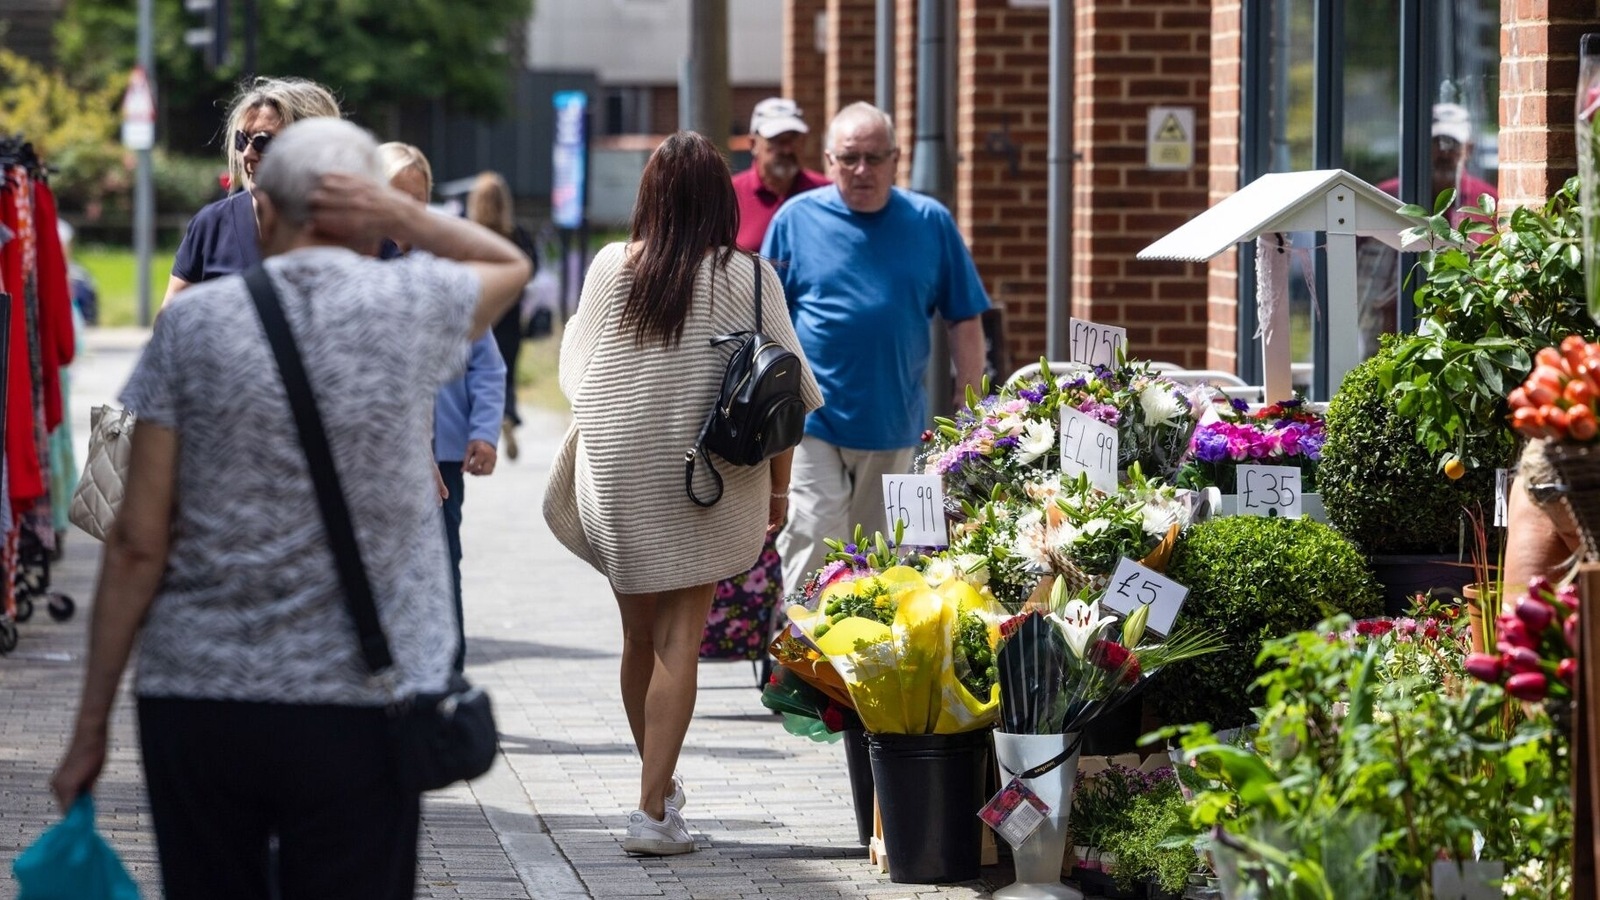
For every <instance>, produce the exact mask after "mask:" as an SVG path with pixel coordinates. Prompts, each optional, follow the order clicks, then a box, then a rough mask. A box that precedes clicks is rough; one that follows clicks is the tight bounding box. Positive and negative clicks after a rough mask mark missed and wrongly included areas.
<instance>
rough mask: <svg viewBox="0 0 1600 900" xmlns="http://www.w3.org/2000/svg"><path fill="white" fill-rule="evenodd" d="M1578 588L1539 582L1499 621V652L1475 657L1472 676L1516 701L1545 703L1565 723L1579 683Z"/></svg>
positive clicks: (1469, 670) (1468, 665)
mask: <svg viewBox="0 0 1600 900" xmlns="http://www.w3.org/2000/svg"><path fill="white" fill-rule="evenodd" d="M1578 617H1579V611H1578V588H1577V586H1576V585H1570V584H1569V585H1566V586H1564V587H1562V588H1560V589H1559V590H1557V589H1556V588H1555V587H1553V586H1552V585H1551V584H1550V582H1549V580H1548V579H1545V578H1535V579H1534V580H1533V583H1532V584H1530V585H1529V586H1528V592H1527V593H1526V594H1524V595H1523V596H1522V597H1520V598H1518V599H1517V602H1516V605H1515V606H1513V607H1512V611H1511V612H1510V613H1508V614H1506V615H1503V616H1500V618H1499V619H1498V621H1497V622H1496V626H1497V627H1496V632H1495V633H1496V635H1497V636H1498V638H1499V639H1498V641H1496V644H1495V652H1494V653H1481V652H1480V653H1473V654H1472V655H1470V656H1468V657H1467V659H1466V663H1465V666H1466V670H1467V673H1468V674H1470V675H1471V676H1472V677H1474V678H1476V679H1478V680H1479V681H1484V682H1488V683H1489V684H1498V685H1503V686H1504V687H1505V689H1506V693H1507V694H1508V695H1510V696H1511V697H1513V698H1515V699H1517V700H1521V701H1524V702H1526V703H1545V704H1547V711H1548V712H1549V713H1550V715H1551V718H1553V719H1555V720H1556V721H1557V722H1561V723H1566V722H1568V721H1569V717H1570V714H1571V704H1572V699H1573V689H1574V688H1575V687H1576V686H1577V681H1578V660H1577V658H1576V655H1575V654H1576V653H1577V652H1578Z"/></svg>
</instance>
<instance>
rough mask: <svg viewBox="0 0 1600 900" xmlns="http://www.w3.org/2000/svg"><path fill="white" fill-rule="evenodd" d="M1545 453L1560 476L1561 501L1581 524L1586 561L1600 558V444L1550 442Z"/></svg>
mask: <svg viewBox="0 0 1600 900" xmlns="http://www.w3.org/2000/svg"><path fill="white" fill-rule="evenodd" d="M1544 453H1545V458H1546V459H1548V460H1549V461H1550V465H1551V466H1553V467H1554V468H1555V470H1556V474H1557V475H1558V476H1559V477H1560V480H1561V485H1562V489H1563V490H1562V493H1561V502H1562V503H1564V504H1566V507H1567V509H1568V510H1569V511H1570V512H1571V513H1572V518H1573V520H1574V521H1576V522H1577V523H1578V532H1579V534H1580V535H1581V536H1582V538H1583V558H1584V560H1585V561H1586V562H1596V561H1600V546H1597V543H1596V539H1597V538H1600V445H1594V444H1569V443H1558V442H1555V441H1550V442H1548V443H1546V444H1545V447H1544Z"/></svg>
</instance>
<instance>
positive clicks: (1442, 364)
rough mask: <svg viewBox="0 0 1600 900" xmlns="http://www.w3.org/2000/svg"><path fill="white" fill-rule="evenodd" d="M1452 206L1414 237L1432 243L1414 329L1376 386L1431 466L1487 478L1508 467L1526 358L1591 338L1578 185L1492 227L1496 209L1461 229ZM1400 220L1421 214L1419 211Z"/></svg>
mask: <svg viewBox="0 0 1600 900" xmlns="http://www.w3.org/2000/svg"><path fill="white" fill-rule="evenodd" d="M1449 199H1450V198H1449V196H1448V195H1443V196H1441V197H1440V203H1439V205H1438V206H1437V207H1436V209H1435V211H1434V213H1433V215H1432V216H1430V217H1429V218H1428V221H1427V224H1426V225H1424V226H1422V227H1419V228H1417V229H1415V230H1414V231H1413V232H1412V233H1411V235H1410V236H1411V237H1415V238H1419V239H1425V240H1426V241H1427V242H1428V249H1427V250H1426V251H1424V252H1423V253H1422V254H1421V256H1420V260H1419V267H1420V272H1421V275H1422V279H1421V282H1420V284H1419V285H1418V287H1417V290H1416V294H1415V301H1416V306H1417V331H1416V333H1415V334H1412V335H1407V336H1406V337H1404V338H1403V339H1401V340H1400V341H1399V342H1398V343H1397V345H1396V346H1395V350H1394V354H1393V356H1392V357H1390V358H1389V359H1388V361H1387V362H1385V363H1384V364H1382V366H1381V372H1380V379H1381V381H1382V383H1383V385H1384V387H1385V388H1386V389H1387V390H1389V391H1391V392H1392V393H1393V395H1394V399H1395V411H1396V412H1398V413H1399V415H1400V416H1401V417H1402V418H1404V419H1407V420H1409V421H1411V422H1413V423H1415V426H1416V440H1417V442H1418V443H1419V444H1420V445H1421V446H1422V447H1423V448H1424V449H1425V450H1427V451H1428V453H1429V455H1430V457H1431V458H1432V459H1433V462H1434V466H1435V468H1437V469H1438V470H1439V471H1447V470H1448V471H1452V472H1455V471H1471V470H1474V469H1478V468H1487V469H1490V470H1493V469H1495V468H1497V467H1504V466H1507V465H1508V464H1510V462H1511V461H1512V459H1513V458H1514V452H1515V449H1516V440H1515V438H1514V436H1513V435H1512V432H1511V429H1510V427H1509V422H1508V416H1509V413H1510V408H1509V406H1508V404H1507V401H1506V396H1507V395H1508V394H1509V393H1510V392H1511V389H1512V388H1514V387H1516V385H1517V384H1518V383H1519V382H1521V381H1522V380H1523V379H1524V378H1526V377H1527V376H1528V373H1529V372H1530V371H1531V370H1532V368H1533V356H1534V354H1535V353H1536V352H1537V351H1538V350H1539V348H1541V347H1550V346H1554V345H1556V344H1558V343H1560V342H1561V339H1562V338H1564V337H1566V336H1567V335H1569V334H1580V335H1583V336H1585V337H1587V338H1589V339H1593V338H1594V337H1595V335H1596V327H1595V320H1594V319H1592V318H1590V317H1589V313H1588V309H1587V306H1586V304H1585V302H1584V275H1583V267H1584V253H1583V223H1582V215H1583V208H1582V205H1581V204H1580V203H1579V183H1578V179H1577V178H1576V177H1574V178H1572V179H1569V180H1568V181H1567V183H1566V184H1565V185H1563V186H1562V187H1561V189H1560V190H1558V191H1557V192H1556V193H1555V195H1554V196H1552V197H1551V198H1550V200H1549V201H1548V202H1547V203H1545V204H1544V206H1542V207H1519V208H1517V209H1514V210H1512V211H1511V213H1510V214H1509V215H1507V216H1504V217H1502V218H1501V219H1500V221H1499V222H1498V223H1497V224H1495V225H1491V224H1489V223H1490V222H1491V221H1495V219H1496V217H1497V215H1498V213H1497V210H1496V208H1495V205H1494V203H1493V201H1492V199H1487V198H1486V205H1485V206H1483V207H1482V208H1474V209H1469V210H1466V212H1467V213H1468V214H1467V215H1466V216H1465V217H1463V218H1462V219H1461V222H1460V224H1459V226H1454V225H1452V224H1451V222H1450V218H1449V216H1448V214H1447V210H1448V201H1449ZM1401 212H1402V213H1403V214H1407V215H1415V216H1424V215H1427V211H1426V210H1424V209H1422V208H1421V207H1417V206H1408V207H1405V208H1403V209H1402V210H1401ZM1457 466H1459V467H1460V468H1457Z"/></svg>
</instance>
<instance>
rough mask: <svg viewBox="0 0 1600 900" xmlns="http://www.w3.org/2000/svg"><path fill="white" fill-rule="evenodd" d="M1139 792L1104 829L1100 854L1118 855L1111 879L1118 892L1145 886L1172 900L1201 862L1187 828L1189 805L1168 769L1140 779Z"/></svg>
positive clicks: (1192, 835)
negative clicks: (1124, 809)
mask: <svg viewBox="0 0 1600 900" xmlns="http://www.w3.org/2000/svg"><path fill="white" fill-rule="evenodd" d="M1142 788H1143V789H1142V790H1141V791H1140V792H1139V793H1138V794H1137V795H1136V796H1135V797H1134V798H1133V801H1132V803H1130V804H1129V805H1128V807H1127V813H1126V815H1123V816H1121V817H1120V818H1119V820H1118V821H1116V822H1115V823H1114V824H1113V825H1112V826H1111V827H1110V828H1108V829H1107V830H1106V832H1105V834H1104V836H1103V837H1102V838H1101V846H1102V848H1103V851H1102V852H1103V853H1111V854H1114V855H1115V857H1116V867H1115V869H1114V870H1113V871H1112V873H1111V875H1112V879H1113V880H1114V881H1115V882H1116V886H1117V887H1118V888H1120V889H1122V890H1126V891H1132V890H1135V889H1137V888H1138V887H1139V886H1141V885H1145V886H1147V887H1148V888H1149V892H1150V894H1151V896H1157V895H1160V896H1172V897H1175V896H1177V895H1179V894H1181V893H1182V892H1183V890H1184V888H1185V886H1187V884H1188V880H1189V875H1190V874H1191V873H1193V872H1194V871H1195V869H1196V867H1198V866H1199V864H1200V857H1199V856H1198V855H1197V854H1196V853H1195V851H1194V837H1195V835H1194V833H1193V831H1192V830H1191V829H1190V828H1189V827H1188V822H1189V807H1188V804H1186V803H1185V802H1184V799H1183V794H1182V793H1181V792H1180V791H1179V790H1178V778H1177V775H1176V774H1175V772H1174V771H1173V769H1171V768H1170V767H1167V768H1161V769H1157V770H1155V771H1154V772H1150V773H1148V774H1146V775H1144V777H1143V785H1142Z"/></svg>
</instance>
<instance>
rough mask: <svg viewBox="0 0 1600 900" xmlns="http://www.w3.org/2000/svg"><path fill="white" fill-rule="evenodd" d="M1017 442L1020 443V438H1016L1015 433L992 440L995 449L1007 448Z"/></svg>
mask: <svg viewBox="0 0 1600 900" xmlns="http://www.w3.org/2000/svg"><path fill="white" fill-rule="evenodd" d="M1019 443H1021V439H1020V438H1018V437H1017V436H1016V435H1014V434H1012V435H1007V436H1005V437H1003V438H1000V439H999V440H997V441H995V442H994V446H995V448H996V449H1006V450H1009V449H1011V448H1012V447H1015V446H1016V445H1017V444H1019Z"/></svg>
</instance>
